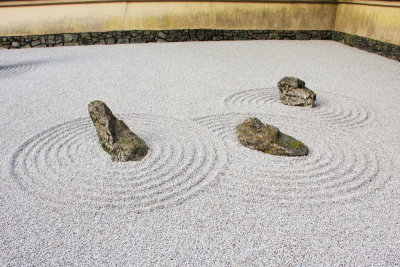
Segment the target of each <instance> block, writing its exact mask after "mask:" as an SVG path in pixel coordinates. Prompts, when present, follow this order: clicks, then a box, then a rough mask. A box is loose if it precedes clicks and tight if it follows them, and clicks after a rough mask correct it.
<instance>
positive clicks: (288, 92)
mask: <svg viewBox="0 0 400 267" xmlns="http://www.w3.org/2000/svg"><path fill="white" fill-rule="evenodd" d="M278 88H279V97H280V100H281V102H282V103H283V104H285V105H289V106H302V107H312V106H313V105H314V101H315V100H316V98H317V96H316V94H315V93H314V92H313V91H312V90H310V89H308V88H307V87H305V82H304V81H302V80H300V79H298V78H295V77H284V78H283V79H281V80H280V81H279V82H278Z"/></svg>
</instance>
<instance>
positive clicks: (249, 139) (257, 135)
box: [236, 118, 308, 157]
mask: <svg viewBox="0 0 400 267" xmlns="http://www.w3.org/2000/svg"><path fill="white" fill-rule="evenodd" d="M236 135H237V139H238V140H239V142H240V143H241V144H242V145H243V146H245V147H248V148H251V149H255V150H258V151H261V152H264V153H268V154H271V155H277V156H290V157H294V156H305V155H307V154H308V148H307V146H306V145H304V144H303V143H302V142H300V141H298V140H296V139H295V138H293V137H291V136H289V135H286V134H284V133H281V132H280V131H279V129H278V128H277V127H274V126H271V125H268V124H263V123H262V122H261V121H260V120H259V119H257V118H248V119H246V120H245V121H244V122H242V123H241V124H239V125H237V126H236Z"/></svg>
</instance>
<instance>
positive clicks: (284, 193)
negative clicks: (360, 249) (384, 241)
mask: <svg viewBox="0 0 400 267" xmlns="http://www.w3.org/2000/svg"><path fill="white" fill-rule="evenodd" d="M254 116H255V117H258V118H259V119H261V121H263V122H264V123H269V124H272V125H275V126H277V127H278V128H279V129H280V130H281V131H282V132H284V133H286V134H289V135H292V136H294V137H295V138H298V139H299V140H302V141H303V142H304V143H305V144H306V145H307V146H308V147H309V149H310V153H309V155H308V156H304V157H279V156H272V155H268V154H264V153H261V152H258V151H255V150H251V149H248V148H245V147H243V146H242V145H240V144H239V143H238V142H237V141H236V138H235V132H234V129H235V126H236V125H237V124H239V123H240V122H242V121H243V120H244V119H245V118H248V117H254ZM194 121H195V122H196V123H198V124H200V125H203V126H204V127H206V128H208V129H209V130H210V131H212V132H213V133H214V134H216V135H217V136H219V137H220V138H221V139H222V140H223V141H224V142H225V143H226V145H227V147H229V153H230V155H231V156H230V161H229V167H228V169H227V171H226V172H225V173H224V176H223V177H222V178H221V184H220V185H221V189H218V190H216V191H218V192H220V193H222V194H223V195H224V196H230V197H235V198H240V199H243V200H244V201H248V202H256V203H257V202H266V201H270V200H276V201H278V202H291V203H292V202H305V203H308V202H314V203H315V202H318V203H321V202H338V201H343V200H345V201H347V200H350V199H357V198H360V197H362V196H365V195H368V194H369V193H371V192H373V191H376V190H377V189H379V188H381V187H382V186H383V185H384V184H385V183H386V182H387V181H388V180H389V179H390V178H391V176H392V173H391V171H392V162H391V161H389V160H386V159H385V157H381V155H382V153H383V151H381V150H380V149H379V148H377V147H374V142H373V141H372V140H368V139H366V138H363V137H360V136H358V135H357V134H356V133H355V132H352V131H347V130H344V129H341V128H336V127H324V125H322V124H321V123H318V122H317V123H316V122H314V121H312V120H305V119H299V118H297V117H292V116H281V115H274V114H270V115H268V114H239V113H229V114H216V115H210V116H204V117H198V118H195V119H194ZM322 123H323V122H322Z"/></svg>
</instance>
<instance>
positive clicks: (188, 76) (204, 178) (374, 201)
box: [0, 41, 400, 266]
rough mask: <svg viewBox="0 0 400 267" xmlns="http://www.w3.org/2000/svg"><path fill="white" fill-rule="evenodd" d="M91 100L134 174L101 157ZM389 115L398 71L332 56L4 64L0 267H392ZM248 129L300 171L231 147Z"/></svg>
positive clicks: (154, 51) (216, 47)
mask: <svg viewBox="0 0 400 267" xmlns="http://www.w3.org/2000/svg"><path fill="white" fill-rule="evenodd" d="M284 76H296V77H299V78H301V79H303V80H304V81H305V82H306V86H307V87H309V88H310V89H312V90H313V91H315V92H316V94H317V105H316V107H315V108H313V109H307V108H296V107H289V106H283V105H281V104H280V103H279V101H277V97H278V95H277V92H278V89H277V88H276V82H277V81H278V80H279V79H281V78H282V77H284ZM96 99H99V100H103V101H105V102H106V103H107V105H108V106H109V107H110V108H111V110H112V111H113V112H114V114H116V115H117V116H118V117H120V118H122V119H123V120H124V121H125V122H126V123H127V124H128V125H129V127H130V128H131V129H132V130H133V131H135V132H136V133H137V134H139V135H140V136H141V137H142V138H143V139H144V140H145V141H146V142H147V143H148V144H149V146H150V148H151V150H150V153H149V155H148V156H147V157H146V158H145V159H144V160H143V161H141V162H130V163H113V162H111V160H110V157H109V156H108V155H107V154H106V153H105V152H104V151H102V149H101V148H100V145H99V144H98V140H97V137H96V132H95V128H94V126H93V125H92V123H91V121H90V119H89V115H88V112H87V105H88V104H89V103H90V102H91V101H92V100H96ZM399 103H400V64H399V62H396V61H393V60H390V59H386V58H384V57H380V56H378V55H375V54H370V53H367V52H364V51H361V50H358V49H355V48H351V47H348V46H345V45H342V44H339V43H336V42H332V41H235V42H187V43H163V44H155V43H153V44H132V45H110V46H88V47H62V48H45V49H21V50H1V51H0V125H1V130H0V152H1V157H0V225H1V227H0V266H114V265H115V266H127V265H130V266H396V265H400V106H399ZM250 116H256V117H258V118H260V119H261V120H262V121H263V122H264V123H270V124H273V125H275V126H277V127H279V128H280V129H281V131H282V132H284V133H286V134H289V135H292V136H294V137H295V138H298V139H300V140H302V141H304V143H305V144H306V145H307V146H308V147H309V149H310V153H309V155H308V156H306V157H298V158H285V157H276V156H271V155H265V154H262V153H260V152H257V151H253V150H249V149H246V148H244V147H242V146H240V145H239V144H238V142H237V141H236V140H235V136H234V127H235V125H236V124H238V123H240V122H241V121H243V119H245V118H247V117H250Z"/></svg>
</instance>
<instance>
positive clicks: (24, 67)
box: [0, 63, 36, 79]
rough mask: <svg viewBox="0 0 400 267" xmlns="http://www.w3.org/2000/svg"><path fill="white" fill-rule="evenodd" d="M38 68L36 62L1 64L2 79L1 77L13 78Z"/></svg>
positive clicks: (0, 75) (0, 73)
mask: <svg viewBox="0 0 400 267" xmlns="http://www.w3.org/2000/svg"><path fill="white" fill-rule="evenodd" d="M34 68H36V65H35V64H32V63H26V64H22V63H21V64H12V65H3V66H2V65H0V79H1V78H12V77H15V76H18V75H20V74H22V73H25V72H28V71H31V70H33V69H34Z"/></svg>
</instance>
